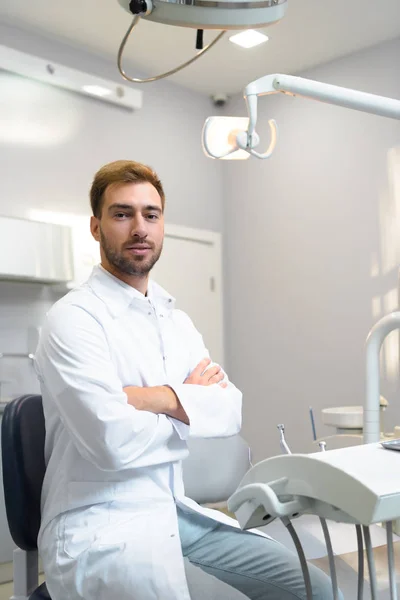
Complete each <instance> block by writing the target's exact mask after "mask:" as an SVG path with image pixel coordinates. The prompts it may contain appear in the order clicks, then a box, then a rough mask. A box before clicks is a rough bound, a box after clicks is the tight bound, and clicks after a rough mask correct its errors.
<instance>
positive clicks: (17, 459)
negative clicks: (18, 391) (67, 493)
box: [1, 395, 51, 600]
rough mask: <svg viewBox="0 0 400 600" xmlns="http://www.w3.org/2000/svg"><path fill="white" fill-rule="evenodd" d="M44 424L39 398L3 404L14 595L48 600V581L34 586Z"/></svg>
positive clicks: (3, 447)
mask: <svg viewBox="0 0 400 600" xmlns="http://www.w3.org/2000/svg"><path fill="white" fill-rule="evenodd" d="M44 440H45V425H44V416H43V406H42V397H41V396H35V395H25V396H21V397H20V398H16V399H15V400H13V401H12V402H9V403H8V404H7V405H6V408H5V410H4V414H3V421H2V427H1V455H2V462H3V486H4V498H5V504H6V513H7V521H8V527H9V529H10V533H11V536H12V538H13V540H14V542H15V544H16V545H17V546H18V549H16V550H14V558H13V563H14V596H15V597H17V598H18V599H21V600H22V599H26V600H51V598H50V595H49V593H48V591H47V588H46V584H45V583H43V584H42V585H41V586H39V587H38V549H37V536H38V533H39V527H40V495H41V491H42V484H43V478H44V473H45V470H46V467H45V462H44Z"/></svg>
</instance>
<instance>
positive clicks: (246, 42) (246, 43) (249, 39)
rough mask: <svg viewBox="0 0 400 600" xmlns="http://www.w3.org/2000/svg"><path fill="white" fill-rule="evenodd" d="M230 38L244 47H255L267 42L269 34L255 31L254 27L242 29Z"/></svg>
mask: <svg viewBox="0 0 400 600" xmlns="http://www.w3.org/2000/svg"><path fill="white" fill-rule="evenodd" d="M229 40H230V41H231V42H233V43H234V44H237V45H238V46H242V47H243V48H253V47H254V46H258V45H259V44H263V43H264V42H267V41H268V36H267V35H265V34H264V33H260V32H259V31H255V30H254V29H247V30H246V31H241V32H240V33H237V34H236V35H232V36H231V37H230V38H229Z"/></svg>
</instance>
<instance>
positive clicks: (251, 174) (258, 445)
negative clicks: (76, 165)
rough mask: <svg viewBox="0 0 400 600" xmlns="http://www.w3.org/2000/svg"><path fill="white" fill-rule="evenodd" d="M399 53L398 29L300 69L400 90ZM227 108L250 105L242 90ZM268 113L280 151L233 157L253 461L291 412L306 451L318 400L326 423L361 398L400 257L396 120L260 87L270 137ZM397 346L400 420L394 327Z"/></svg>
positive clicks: (335, 80)
mask: <svg viewBox="0 0 400 600" xmlns="http://www.w3.org/2000/svg"><path fill="white" fill-rule="evenodd" d="M399 56H400V40H397V41H393V42H391V43H386V44H384V45H381V46H378V47H375V48H371V49H370V50H368V51H363V52H360V53H358V54H354V55H352V56H349V57H347V58H344V59H342V60H338V61H335V62H332V63H330V64H327V65H324V66H322V67H320V68H318V69H315V70H312V71H310V72H307V73H304V74H302V75H303V76H305V77H308V78H310V79H316V80H320V81H324V82H327V83H332V84H336V85H342V86H345V87H351V88H355V89H360V90H363V91H366V92H371V93H377V94H380V95H383V96H391V97H394V98H400V63H399V60H398V57H399ZM260 75H261V74H260ZM229 113H231V114H243V115H245V114H246V113H245V108H244V102H243V100H242V98H240V97H238V98H236V99H235V102H234V103H233V105H231V106H229ZM272 117H273V118H275V119H276V120H277V122H278V125H279V131H280V138H279V143H278V147H277V149H276V152H275V154H274V155H273V157H272V158H271V159H270V160H268V161H259V160H257V159H255V158H253V159H250V160H248V161H243V162H236V161H235V163H228V162H224V164H223V169H224V213H223V217H224V232H225V252H226V256H227V257H228V260H227V262H226V266H227V269H226V285H225V291H226V300H227V313H226V323H227V328H226V329H227V338H228V339H227V354H228V363H229V367H230V371H231V372H232V373H234V376H235V379H236V381H237V383H238V384H239V385H240V386H241V388H242V389H243V391H244V393H245V409H244V427H243V433H244V435H245V437H246V439H248V440H249V441H250V443H251V445H252V447H253V450H254V454H255V458H256V459H261V458H264V457H266V456H268V455H270V454H275V453H276V452H279V446H278V436H277V431H276V424H277V423H281V422H283V423H285V425H286V430H287V435H288V439H289V442H290V443H291V445H292V446H293V449H294V450H297V451H303V450H305V449H308V447H309V442H310V440H311V427H310V424H309V419H308V407H309V405H312V406H313V408H314V410H315V412H316V420H317V426H318V433H319V434H324V435H325V434H326V432H328V431H329V430H328V429H324V428H323V427H322V426H321V423H320V411H321V408H323V407H327V406H337V405H352V404H362V403H363V400H364V342H365V339H366V336H367V333H368V330H369V329H370V327H371V325H372V324H373V323H374V322H375V321H376V320H377V318H378V317H379V316H380V315H379V306H380V307H381V313H380V314H383V312H388V311H389V310H392V309H393V308H395V307H396V305H397V292H396V286H397V266H398V264H399V258H400V256H399V252H398V240H399V239H400V229H399V207H400V185H399V181H400V155H399V153H398V152H397V153H396V151H395V150H392V151H390V149H393V148H398V149H399V151H400V125H399V123H398V122H397V121H392V120H389V119H384V118H381V117H375V116H370V115H365V114H362V113H357V112H355V111H350V110H345V109H342V108H338V107H333V106H328V105H324V104H320V103H317V102H313V101H311V100H305V99H300V98H290V97H283V96H279V97H278V96H272V97H264V98H261V99H259V122H258V127H257V131H258V133H259V134H260V135H261V139H262V140H264V146H265V148H266V147H267V145H268V126H267V120H268V118H272ZM389 151H390V153H389ZM388 153H389V154H388ZM395 163H396V165H395ZM395 169H397V175H396V172H395ZM396 178H397V179H396ZM382 311H383V312H382ZM387 351H388V354H387V358H388V361H387V366H388V367H391V370H389V371H390V372H389V375H390V374H392V379H391V378H390V377H386V378H384V379H385V381H384V385H383V390H384V392H385V394H387V397H388V399H389V401H391V403H392V406H391V408H390V410H389V412H388V419H387V423H388V425H387V428H388V429H392V425H393V422H398V423H400V403H399V402H398V385H397V384H396V383H395V382H394V381H393V379H394V378H395V377H398V343H397V341H396V339H395V336H394V337H393V339H392V343H391V347H390V348H387ZM389 359H390V361H389ZM393 405H395V406H393ZM396 405H397V407H396Z"/></svg>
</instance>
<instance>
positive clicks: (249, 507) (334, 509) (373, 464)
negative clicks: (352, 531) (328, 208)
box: [228, 443, 400, 529]
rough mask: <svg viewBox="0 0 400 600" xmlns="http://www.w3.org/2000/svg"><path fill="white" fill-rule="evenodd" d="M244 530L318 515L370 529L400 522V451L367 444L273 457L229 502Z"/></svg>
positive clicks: (247, 478) (254, 469)
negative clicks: (379, 525) (276, 519)
mask: <svg viewBox="0 0 400 600" xmlns="http://www.w3.org/2000/svg"><path fill="white" fill-rule="evenodd" d="M228 508H229V510H230V511H232V512H234V513H235V514H236V517H237V520H238V521H239V524H240V526H241V528H242V529H250V528H253V527H262V526H264V525H267V524H268V523H269V522H270V521H272V520H274V519H275V518H282V517H287V518H289V519H290V518H293V517H297V516H299V515H301V514H313V515H318V516H319V517H322V518H326V519H330V520H333V521H337V522H342V523H353V524H360V525H371V524H372V523H380V522H384V521H393V520H395V519H398V518H399V517H400V452H395V451H388V450H385V449H384V448H382V446H381V445H380V444H376V443H375V444H366V445H362V446H353V447H351V448H341V449H339V450H330V451H326V452H319V453H317V454H286V455H282V456H275V457H272V458H268V459H266V460H264V461H262V462H260V463H258V464H256V465H255V466H254V467H252V468H251V469H250V470H249V471H248V472H247V473H246V475H245V476H244V478H243V479H242V481H241V483H240V485H239V487H238V489H237V490H236V492H235V493H234V494H233V495H232V496H231V497H230V498H229V500H228Z"/></svg>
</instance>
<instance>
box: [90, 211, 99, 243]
mask: <svg viewBox="0 0 400 600" xmlns="http://www.w3.org/2000/svg"><path fill="white" fill-rule="evenodd" d="M90 231H91V234H92V236H93V237H94V239H95V240H96V242H99V241H100V220H99V219H98V218H97V217H90Z"/></svg>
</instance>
